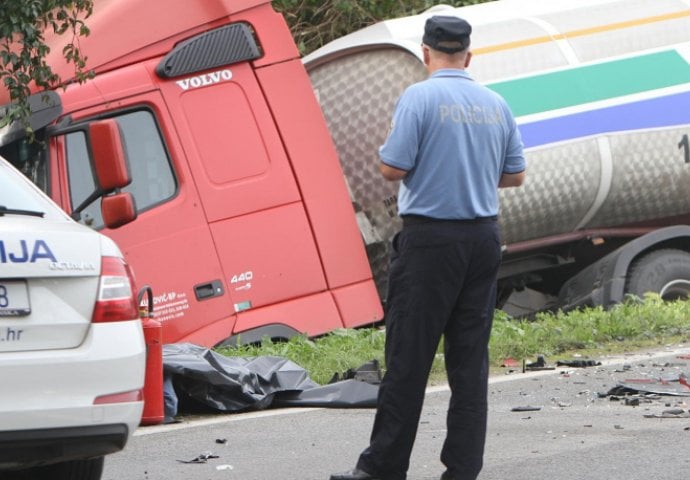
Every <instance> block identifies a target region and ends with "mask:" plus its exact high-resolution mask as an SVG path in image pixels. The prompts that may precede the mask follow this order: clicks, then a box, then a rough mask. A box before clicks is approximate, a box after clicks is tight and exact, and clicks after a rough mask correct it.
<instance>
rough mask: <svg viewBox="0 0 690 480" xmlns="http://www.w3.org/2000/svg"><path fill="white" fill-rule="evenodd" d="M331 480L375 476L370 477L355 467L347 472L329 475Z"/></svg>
mask: <svg viewBox="0 0 690 480" xmlns="http://www.w3.org/2000/svg"><path fill="white" fill-rule="evenodd" d="M331 480H377V479H376V478H375V477H372V476H371V475H369V474H368V473H367V472H365V471H364V470H360V469H359V468H355V469H353V470H349V471H347V472H342V473H334V474H333V475H331Z"/></svg>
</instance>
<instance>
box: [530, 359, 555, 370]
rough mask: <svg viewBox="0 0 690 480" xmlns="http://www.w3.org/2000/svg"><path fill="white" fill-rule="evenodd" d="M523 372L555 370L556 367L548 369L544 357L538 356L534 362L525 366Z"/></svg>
mask: <svg viewBox="0 0 690 480" xmlns="http://www.w3.org/2000/svg"><path fill="white" fill-rule="evenodd" d="M525 370H530V371H533V372H536V371H540V370H556V367H549V366H547V365H546V358H544V355H539V356H538V357H537V361H536V362H531V363H528V364H527V365H525Z"/></svg>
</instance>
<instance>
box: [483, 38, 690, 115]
mask: <svg viewBox="0 0 690 480" xmlns="http://www.w3.org/2000/svg"><path fill="white" fill-rule="evenodd" d="M659 72H664V74H663V75H659ZM688 82H690V64H688V62H687V61H686V60H685V59H684V58H683V57H682V56H681V55H680V54H679V53H678V52H677V51H675V50H668V51H663V52H659V53H653V54H649V55H642V56H639V57H633V58H625V59H621V60H615V61H612V62H606V63H600V64H596V65H588V66H586V67H580V68H574V69H569V70H564V71H559V72H552V73H547V74H543V75H538V76H534V77H527V78H522V79H519V80H511V81H507V82H499V83H494V84H491V85H489V87H490V88H491V89H492V90H494V91H496V92H498V93H500V94H501V95H503V96H504V97H505V99H506V100H507V101H508V103H509V104H510V106H511V108H512V109H513V113H514V114H515V115H516V116H523V115H530V114H534V113H540V112H546V111H549V110H557V109H560V108H566V107H572V106H575V105H581V104H585V103H591V102H596V101H601V100H606V99H609V98H615V97H622V96H625V95H632V94H635V93H641V92H646V91H650V90H656V89H660V88H666V87H672V86H675V85H681V84H684V83H688Z"/></svg>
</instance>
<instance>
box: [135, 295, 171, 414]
mask: <svg viewBox="0 0 690 480" xmlns="http://www.w3.org/2000/svg"><path fill="white" fill-rule="evenodd" d="M144 295H146V300H147V304H146V305H144V306H143V307H142V306H141V302H142V300H143V298H144ZM139 316H140V318H141V325H142V327H143V328H144V339H145V341H146V377H145V379H144V412H143V414H142V416H141V425H156V424H159V423H162V422H163V420H164V419H165V410H164V406H163V327H162V325H161V322H159V321H157V320H154V319H153V291H152V290H151V287H150V286H148V285H146V286H144V287H143V288H142V289H141V290H139Z"/></svg>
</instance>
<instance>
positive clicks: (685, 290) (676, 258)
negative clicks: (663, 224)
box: [625, 249, 690, 301]
mask: <svg viewBox="0 0 690 480" xmlns="http://www.w3.org/2000/svg"><path fill="white" fill-rule="evenodd" d="M625 291H626V293H629V294H632V295H637V296H638V297H643V296H644V294H645V293H647V292H654V293H658V294H659V295H660V296H661V298H662V299H664V300H669V301H673V300H679V299H690V253H688V252H684V251H683V250H674V249H663V250H656V251H654V252H651V253H649V254H647V255H645V256H643V257H641V258H639V259H637V260H635V261H634V262H633V263H632V265H631V266H630V270H628V280H627V282H626V286H625Z"/></svg>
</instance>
